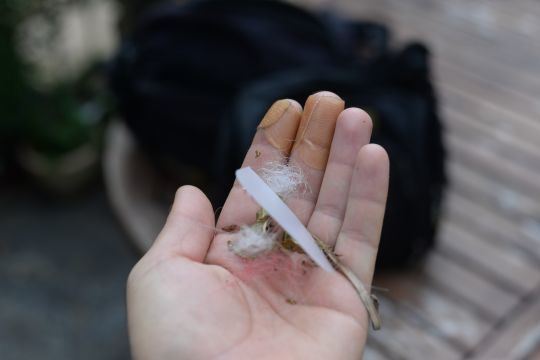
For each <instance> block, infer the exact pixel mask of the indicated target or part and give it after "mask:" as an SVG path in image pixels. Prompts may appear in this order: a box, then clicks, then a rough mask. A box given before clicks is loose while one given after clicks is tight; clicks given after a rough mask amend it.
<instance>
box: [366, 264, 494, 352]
mask: <svg viewBox="0 0 540 360" xmlns="http://www.w3.org/2000/svg"><path fill="white" fill-rule="evenodd" d="M376 282H377V284H378V285H379V286H382V287H384V288H387V289H388V292H387V293H386V294H385V296H386V297H388V298H389V299H391V300H392V301H393V302H394V303H396V304H398V305H399V306H401V307H406V308H407V309H409V310H410V311H411V313H412V314H414V316H416V317H418V319H419V320H418V321H421V322H422V323H424V324H425V325H424V327H425V328H426V330H428V329H429V331H430V332H431V333H433V334H436V335H438V336H440V337H442V338H444V339H446V341H448V342H450V343H452V344H454V345H455V346H456V347H458V348H460V349H461V350H463V351H465V350H470V349H472V348H474V346H476V345H477V344H478V342H479V341H480V340H481V339H482V338H483V337H484V336H486V334H487V333H488V331H489V329H490V327H491V326H492V325H493V323H492V322H490V321H487V320H485V319H484V318H483V317H479V316H478V315H477V314H476V313H475V312H473V311H472V310H471V308H469V307H467V306H463V303H462V301H460V300H459V299H457V298H452V297H450V296H447V294H446V293H443V292H441V291H439V290H438V289H437V288H433V287H431V286H430V284H429V281H426V275H425V274H423V273H422V271H421V270H420V271H410V272H400V274H389V275H382V276H378V277H377V278H376Z"/></svg>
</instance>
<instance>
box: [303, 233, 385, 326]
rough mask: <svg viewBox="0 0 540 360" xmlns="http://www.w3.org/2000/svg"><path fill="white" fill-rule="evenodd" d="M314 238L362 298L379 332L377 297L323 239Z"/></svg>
mask: <svg viewBox="0 0 540 360" xmlns="http://www.w3.org/2000/svg"><path fill="white" fill-rule="evenodd" d="M313 238H314V239H315V241H316V242H317V245H319V247H320V248H321V250H322V251H323V252H324V254H325V255H326V257H327V258H328V260H329V261H330V262H331V263H332V265H333V266H334V268H335V269H336V270H337V271H339V272H340V273H341V274H342V275H343V276H345V277H346V278H347V280H349V281H350V282H351V284H352V286H353V287H354V289H355V290H356V292H357V293H358V296H360V299H361V300H362V303H364V306H365V307H366V310H367V312H368V314H369V319H370V320H371V326H372V327H373V330H379V329H380V328H381V317H380V315H379V309H378V303H379V302H378V300H377V298H376V297H375V295H371V294H369V293H368V291H367V290H366V288H365V287H364V284H362V282H361V281H360V279H359V278H358V276H356V274H355V273H354V272H353V271H352V270H351V269H349V267H348V266H346V265H345V264H343V263H342V262H341V261H340V260H339V259H338V258H337V256H336V255H335V254H334V252H333V251H332V249H330V247H329V246H328V245H326V243H324V242H323V241H322V240H321V239H319V238H318V237H317V236H315V235H313Z"/></svg>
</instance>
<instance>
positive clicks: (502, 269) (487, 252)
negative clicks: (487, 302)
mask: <svg viewBox="0 0 540 360" xmlns="http://www.w3.org/2000/svg"><path fill="white" fill-rule="evenodd" d="M438 239H439V248H440V249H441V250H442V252H443V253H445V251H446V252H449V253H450V256H454V257H455V254H459V255H460V258H464V259H465V260H466V262H467V263H468V264H470V265H472V266H471V267H472V268H473V269H476V271H475V272H476V273H482V274H483V275H484V276H485V277H486V278H488V279H494V278H496V279H497V281H496V283H501V282H502V283H506V286H505V288H507V289H509V291H516V292H519V294H521V295H524V294H527V293H529V292H531V291H533V290H534V289H536V288H538V287H539V286H540V268H539V267H538V266H536V265H535V264H532V263H531V262H530V259H529V258H527V257H525V256H523V254H522V253H520V252H519V251H515V247H512V246H500V245H497V244H493V243H490V242H488V241H485V240H484V239H482V238H481V237H478V236H474V235H472V234H470V233H469V232H467V231H466V230H464V229H462V228H460V227H459V226H456V225H454V224H451V223H448V222H446V223H444V224H443V226H442V227H441V229H440V231H439V237H438ZM479 268H480V271H479V270H478V269H479Z"/></svg>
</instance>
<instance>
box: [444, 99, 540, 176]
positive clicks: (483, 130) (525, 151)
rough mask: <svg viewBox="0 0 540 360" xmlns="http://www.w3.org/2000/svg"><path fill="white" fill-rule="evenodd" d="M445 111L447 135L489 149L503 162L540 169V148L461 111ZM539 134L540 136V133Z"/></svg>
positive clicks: (447, 109) (448, 109)
mask: <svg viewBox="0 0 540 360" xmlns="http://www.w3.org/2000/svg"><path fill="white" fill-rule="evenodd" d="M445 110H446V111H445V112H444V113H445V120H446V121H445V123H444V124H445V130H446V133H447V134H449V135H451V136H453V137H457V138H459V139H461V140H462V141H466V142H469V143H470V144H474V146H477V147H478V146H481V147H482V148H485V149H489V150H490V151H491V152H492V153H493V154H494V155H496V156H497V157H498V158H499V159H500V160H501V161H503V160H506V161H508V162H511V163H513V164H515V165H519V166H523V167H528V168H531V169H533V170H534V169H540V146H537V145H536V144H531V143H527V142H524V141H517V139H516V137H515V136H514V135H513V134H509V133H508V132H505V131H504V130H503V129H500V128H499V129H497V128H493V127H489V126H486V125H484V124H481V123H480V122H476V121H474V119H471V118H470V117H468V116H466V115H464V114H462V113H460V112H459V111H453V110H450V108H446V109H445ZM538 134H539V135H540V131H539V132H538ZM538 177H540V172H539V174H538Z"/></svg>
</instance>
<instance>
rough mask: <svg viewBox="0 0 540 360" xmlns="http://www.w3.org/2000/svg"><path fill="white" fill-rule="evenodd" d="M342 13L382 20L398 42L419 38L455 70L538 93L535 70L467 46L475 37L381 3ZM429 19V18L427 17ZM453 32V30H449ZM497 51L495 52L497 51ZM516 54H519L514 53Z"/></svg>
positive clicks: (367, 3) (343, 8) (349, 9)
mask: <svg viewBox="0 0 540 360" xmlns="http://www.w3.org/2000/svg"><path fill="white" fill-rule="evenodd" d="M342 11H343V12H345V13H347V15H348V16H353V15H356V16H357V17H361V18H367V19H370V20H375V21H381V22H382V23H385V24H388V25H389V27H390V28H391V29H393V30H395V32H396V38H398V40H399V41H401V42H403V41H409V40H410V39H420V40H422V41H424V42H426V43H427V44H428V45H429V47H430V49H431V51H432V53H433V54H436V55H437V57H443V58H444V59H446V60H448V61H449V62H452V63H454V64H455V65H456V66H458V67H462V68H466V69H468V70H469V71H471V72H474V73H476V74H478V75H479V76H481V77H483V78H486V79H489V78H492V79H497V82H499V83H501V84H505V85H510V84H511V85H512V87H513V88H515V89H516V90H518V91H521V92H523V93H532V94H535V93H536V94H537V93H538V92H539V91H540V81H539V79H538V76H537V75H536V74H535V72H536V70H537V68H536V67H535V68H534V69H532V70H524V69H523V68H522V67H520V66H514V64H511V63H510V64H509V63H508V62H507V61H506V62H501V61H499V58H500V56H497V55H494V54H491V55H487V56H486V54H485V51H483V49H481V48H479V47H478V45H477V44H473V46H470V44H469V43H470V40H471V38H473V37H474V36H471V35H470V34H467V35H464V34H460V32H459V31H458V32H456V31H450V29H444V31H442V28H441V26H440V25H437V24H433V23H430V22H429V21H425V19H424V18H422V19H421V20H420V21H419V19H418V18H417V17H416V18H415V17H414V16H411V15H410V14H409V15H406V14H405V15H404V13H406V12H405V11H400V10H399V9H394V8H392V7H386V8H385V7H384V6H382V5H381V4H380V2H376V3H375V2H362V3H361V5H359V6H358V7H356V6H355V7H352V6H349V7H342ZM426 18H427V19H429V17H426ZM452 30H453V29H452ZM506 48H507V47H506V46H499V48H498V51H501V49H506ZM496 50H497V49H496ZM516 52H517V53H519V51H516Z"/></svg>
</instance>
